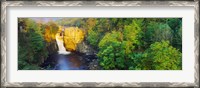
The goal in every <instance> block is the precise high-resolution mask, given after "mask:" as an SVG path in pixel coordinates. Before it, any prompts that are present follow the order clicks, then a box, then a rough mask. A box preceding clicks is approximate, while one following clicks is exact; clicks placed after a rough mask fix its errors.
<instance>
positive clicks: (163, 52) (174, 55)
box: [142, 41, 182, 70]
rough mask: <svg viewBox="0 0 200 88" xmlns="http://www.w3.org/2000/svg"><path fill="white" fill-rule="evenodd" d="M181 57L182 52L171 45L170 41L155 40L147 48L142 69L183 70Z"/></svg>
mask: <svg viewBox="0 0 200 88" xmlns="http://www.w3.org/2000/svg"><path fill="white" fill-rule="evenodd" d="M181 58H182V54H181V52H179V51H178V50H177V49H176V48H174V47H172V46H170V43H169V41H161V42H155V43H153V44H151V45H150V48H149V49H147V50H145V53H144V59H143V60H142V63H143V66H142V67H143V68H142V69H144V70H181V69H182V66H181V65H182V64H181Z"/></svg>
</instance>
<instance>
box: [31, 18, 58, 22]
mask: <svg viewBox="0 0 200 88" xmlns="http://www.w3.org/2000/svg"><path fill="white" fill-rule="evenodd" d="M31 19H33V20H35V21H36V22H44V23H47V22H49V21H51V20H52V21H56V20H58V19H61V18H60V17H31Z"/></svg>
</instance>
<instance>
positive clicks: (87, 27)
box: [18, 17, 182, 70]
mask: <svg viewBox="0 0 200 88" xmlns="http://www.w3.org/2000/svg"><path fill="white" fill-rule="evenodd" d="M18 69H19V70H182V18H67V17H57V18H56V17H50V18H47V17H38V18H18Z"/></svg>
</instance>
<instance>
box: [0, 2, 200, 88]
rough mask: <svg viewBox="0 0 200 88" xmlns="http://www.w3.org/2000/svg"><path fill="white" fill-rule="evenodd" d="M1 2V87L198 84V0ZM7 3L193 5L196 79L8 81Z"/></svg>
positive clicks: (25, 4)
mask: <svg viewBox="0 0 200 88" xmlns="http://www.w3.org/2000/svg"><path fill="white" fill-rule="evenodd" d="M1 3H2V6H1V29H2V30H1V58H2V60H1V61H2V62H1V87H3V88H5V87H58V86H62V87H191V86H192V87H199V1H198V0H195V1H60V2H56V1H2V2H1ZM8 6H137V7H139V6H172V7H173V6H194V7H195V14H194V15H195V18H194V19H195V23H194V25H195V26H194V27H195V34H194V35H195V36H194V37H195V41H194V42H195V43H194V44H195V45H194V46H195V50H194V52H195V67H194V69H195V73H194V74H195V82H194V83H186V82H181V83H176V82H162V83H161V82H156V83H155V82H123V83H113V82H63V83H54V82H31V83H25V82H15V83H10V82H7V79H6V76H7V72H6V45H7V44H6V39H7V38H6V23H7V22H6V17H7V16H6V7H8Z"/></svg>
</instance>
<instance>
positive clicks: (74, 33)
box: [64, 27, 85, 51]
mask: <svg viewBox="0 0 200 88" xmlns="http://www.w3.org/2000/svg"><path fill="white" fill-rule="evenodd" d="M84 34H85V33H84V32H83V30H81V29H79V28H78V27H68V28H65V30H64V46H65V48H66V49H67V50H68V51H75V50H76V47H77V44H78V43H80V42H82V41H83V39H84Z"/></svg>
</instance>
